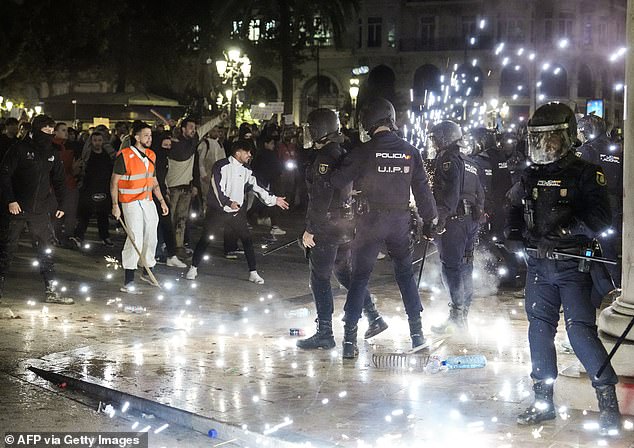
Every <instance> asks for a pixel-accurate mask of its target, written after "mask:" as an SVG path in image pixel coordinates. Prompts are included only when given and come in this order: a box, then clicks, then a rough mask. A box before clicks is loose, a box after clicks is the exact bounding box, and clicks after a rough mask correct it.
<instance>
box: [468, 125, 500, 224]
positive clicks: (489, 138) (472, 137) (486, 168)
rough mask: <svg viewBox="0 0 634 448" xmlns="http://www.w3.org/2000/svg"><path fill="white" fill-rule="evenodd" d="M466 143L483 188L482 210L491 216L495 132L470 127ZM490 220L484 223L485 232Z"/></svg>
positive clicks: (492, 207)
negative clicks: (475, 164) (476, 166)
mask: <svg viewBox="0 0 634 448" xmlns="http://www.w3.org/2000/svg"><path fill="white" fill-rule="evenodd" d="M467 143H468V145H469V149H470V152H469V155H470V156H471V159H472V161H473V162H475V163H477V165H478V168H479V169H478V175H479V176H480V183H481V184H482V189H483V190H484V194H485V199H484V201H485V202H484V212H485V213H486V214H487V215H489V216H493V214H494V213H495V208H496V204H495V200H494V198H493V194H492V191H493V188H494V185H493V172H494V167H495V161H494V160H493V159H492V157H491V155H492V150H494V149H495V146H496V138H495V133H494V131H492V130H489V129H487V128H484V127H479V128H475V129H472V130H471V131H469V133H468V134H467ZM489 226H490V222H487V223H486V229H487V233H489V232H488V228H489Z"/></svg>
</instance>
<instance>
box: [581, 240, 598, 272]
mask: <svg viewBox="0 0 634 448" xmlns="http://www.w3.org/2000/svg"><path fill="white" fill-rule="evenodd" d="M580 252H581V253H580V255H581V256H583V257H585V258H583V259H580V260H579V267H578V268H577V270H578V271H579V272H585V273H588V272H590V265H591V264H592V259H593V258H597V257H600V256H601V244H599V242H598V241H597V240H592V241H590V242H588V243H587V244H586V245H585V246H582V247H581V251H580Z"/></svg>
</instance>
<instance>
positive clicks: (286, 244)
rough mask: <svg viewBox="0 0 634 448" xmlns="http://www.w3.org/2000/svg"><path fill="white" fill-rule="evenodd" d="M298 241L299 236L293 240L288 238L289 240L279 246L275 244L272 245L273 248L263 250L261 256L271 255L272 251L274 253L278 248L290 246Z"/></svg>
mask: <svg viewBox="0 0 634 448" xmlns="http://www.w3.org/2000/svg"><path fill="white" fill-rule="evenodd" d="M298 241H299V238H295V239H293V240H290V241H289V242H287V243H284V244H282V245H281V246H277V247H274V248H273V249H269V250H267V251H266V252H264V253H263V254H262V256H263V257H266V256H267V255H271V254H272V253H275V252H277V251H278V250H282V249H286V248H287V247H290V246H292V245H293V244H296V243H297V242H298Z"/></svg>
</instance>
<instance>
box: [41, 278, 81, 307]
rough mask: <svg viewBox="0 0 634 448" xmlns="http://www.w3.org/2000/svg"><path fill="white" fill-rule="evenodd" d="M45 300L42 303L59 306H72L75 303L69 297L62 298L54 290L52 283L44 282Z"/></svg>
mask: <svg viewBox="0 0 634 448" xmlns="http://www.w3.org/2000/svg"><path fill="white" fill-rule="evenodd" d="M45 294H46V298H45V299H44V302H46V303H57V304H60V305H72V304H74V303H75V301H74V300H73V299H72V298H70V297H62V296H61V295H60V294H59V293H58V292H57V290H56V288H55V285H54V284H53V282H50V281H47V282H46V293H45Z"/></svg>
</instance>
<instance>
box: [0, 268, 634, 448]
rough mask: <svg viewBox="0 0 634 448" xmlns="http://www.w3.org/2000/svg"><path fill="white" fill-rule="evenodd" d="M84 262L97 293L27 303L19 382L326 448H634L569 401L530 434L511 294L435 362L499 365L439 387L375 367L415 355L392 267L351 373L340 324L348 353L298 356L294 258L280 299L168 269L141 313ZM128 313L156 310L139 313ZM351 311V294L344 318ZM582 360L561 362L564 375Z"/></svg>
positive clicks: (430, 295) (492, 301)
mask: <svg viewBox="0 0 634 448" xmlns="http://www.w3.org/2000/svg"><path fill="white" fill-rule="evenodd" d="M74 262H75V263H78V267H77V269H78V271H77V272H78V275H77V276H76V277H74V278H75V280H72V281H69V282H68V287H69V289H72V290H75V291H82V290H81V288H82V286H88V288H87V289H86V291H84V292H83V293H82V298H83V299H84V300H83V301H81V302H80V303H79V304H78V305H76V306H75V307H73V308H72V309H71V308H63V307H59V306H57V307H56V306H51V307H48V308H46V307H42V305H41V304H27V303H24V302H23V301H20V302H18V301H17V300H16V301H15V302H14V306H13V308H14V311H15V312H16V313H17V314H19V315H20V317H21V319H16V320H12V321H5V322H6V325H4V328H3V330H2V331H3V332H4V333H6V334H7V335H9V337H8V338H7V339H5V343H4V344H3V345H2V350H3V351H2V359H3V360H2V366H3V369H4V370H5V371H11V372H12V373H14V374H16V375H20V376H23V377H25V378H27V379H29V380H33V377H32V376H31V375H29V374H27V373H25V370H24V368H25V366H28V365H35V366H38V367H41V368H44V369H48V370H53V371H58V372H64V373H66V374H69V375H71V376H75V377H77V378H81V379H84V380H87V381H91V382H95V383H97V384H101V385H104V386H107V387H109V388H113V389H116V390H119V391H123V392H127V393H130V394H134V395H137V396H141V397H144V398H148V399H151V400H155V401H157V402H160V403H163V404H166V405H170V406H174V407H177V408H180V409H183V410H187V411H190V412H194V413H197V414H200V415H203V416H207V417H211V418H214V419H217V420H219V421H223V422H229V423H233V424H236V425H238V426H243V427H246V428H248V429H249V430H251V431H255V432H259V433H263V434H269V435H272V436H276V437H279V438H281V439H286V440H293V441H297V440H300V441H301V440H310V441H311V446H322V445H323V446H331V445H339V446H351V447H352V446H355V447H359V446H386V447H399V446H444V447H454V446H462V445H464V446H470V447H480V446H481V447H492V446H509V447H510V446H513V447H518V446H520V447H521V446H580V447H590V446H593V447H594V446H610V447H627V446H632V441H633V440H634V432H632V431H631V428H630V430H629V431H625V432H624V433H623V435H622V436H621V437H619V438H615V439H605V438H601V437H599V436H598V434H597V433H596V430H594V429H593V427H592V425H591V424H590V423H591V422H596V419H597V415H596V413H592V412H590V413H584V412H581V411H577V410H571V409H568V408H567V406H566V405H567V403H566V401H565V399H564V401H559V402H558V405H559V406H561V408H560V417H559V418H558V419H557V420H556V421H554V422H548V423H545V424H543V426H538V427H535V428H525V427H518V426H517V425H516V423H515V416H516V415H517V414H518V413H519V412H520V411H521V410H523V408H524V407H526V406H527V405H528V403H529V401H530V379H529V377H528V373H529V371H530V359H529V354H528V343H527V340H526V328H527V324H526V319H525V317H524V312H523V301H522V300H521V299H520V298H517V297H515V296H514V295H513V294H512V293H510V292H499V293H495V292H493V293H492V294H491V295H487V296H485V297H484V296H483V297H477V298H476V300H475V302H474V305H473V307H472V313H471V316H470V327H469V332H468V334H464V335H453V336H452V337H450V338H449V339H447V340H446V341H445V342H444V343H442V344H441V345H440V346H439V347H438V348H437V349H436V350H435V351H434V352H433V355H436V356H438V357H440V358H441V359H444V358H446V357H447V356H449V355H458V354H482V355H485V356H486V358H487V360H488V364H487V366H486V367H485V368H482V369H468V370H467V369H465V370H452V371H446V372H440V373H437V374H430V373H427V372H424V371H422V370H421V369H402V368H400V369H399V368H392V369H389V368H387V369H379V368H376V367H374V365H373V364H372V354H373V353H383V352H397V351H398V352H402V351H404V350H407V349H409V344H410V340H409V336H408V326H407V321H406V319H405V315H404V312H403V310H402V302H401V301H400V296H399V293H398V290H397V289H396V287H395V286H394V284H393V283H392V282H391V280H390V276H389V275H388V273H389V269H390V266H389V263H386V264H384V265H381V264H379V265H378V266H377V273H376V275H375V278H376V282H375V285H374V287H373V288H372V290H373V293H375V294H376V295H377V297H378V302H377V304H378V307H379V309H380V311H381V312H382V313H383V315H384V316H385V317H386V320H387V321H388V323H389V325H390V327H389V329H388V330H387V331H386V332H384V333H382V334H380V335H379V336H377V337H376V338H374V340H372V341H370V342H365V343H362V344H361V345H360V349H361V353H360V356H359V358H358V359H357V360H355V361H352V362H348V361H342V359H341V352H340V341H341V339H342V330H343V328H342V326H343V324H342V323H340V317H341V316H340V315H337V316H335V319H334V323H335V325H334V327H335V333H336V338H337V343H338V346H337V347H336V348H335V349H333V350H330V351H323V350H319V351H310V352H308V351H300V350H299V349H297V348H296V347H295V341H296V340H297V337H293V336H290V334H289V329H290V328H302V329H303V330H304V332H305V333H306V335H310V334H312V332H313V329H314V323H313V319H314V312H313V311H312V310H313V306H312V303H311V299H310V295H308V294H307V293H308V290H307V287H306V277H307V274H306V273H305V267H304V265H302V264H300V263H299V262H298V261H297V259H296V258H293V257H291V256H286V257H281V259H280V260H279V263H277V264H276V265H274V266H268V267H267V269H266V270H264V272H265V273H266V279H267V283H266V285H265V287H256V286H255V285H252V284H249V283H248V282H245V281H244V280H243V279H242V278H241V277H238V276H237V274H236V273H235V271H236V268H235V265H233V266H226V265H224V264H222V265H214V267H213V276H212V275H209V274H208V273H205V271H206V270H207V269H208V268H203V269H201V271H203V273H202V275H201V276H200V277H199V279H198V280H197V282H187V281H186V280H184V279H182V278H180V277H179V276H178V275H175V273H174V271H167V270H163V271H161V270H160V269H159V275H161V274H162V275H161V277H162V281H166V279H169V282H170V283H169V285H171V286H170V287H169V288H166V290H165V291H158V290H151V289H149V288H147V289H146V288H144V292H145V294H144V295H142V296H135V297H133V298H130V297H122V296H121V295H120V294H119V293H113V291H116V285H114V284H113V281H112V280H110V279H108V278H107V273H112V271H109V270H108V269H107V268H105V266H102V265H99V267H98V269H94V268H92V267H90V266H88V267H83V266H79V262H78V261H76V260H75V261H74ZM102 264H103V263H102ZM426 269H427V267H426ZM430 269H431V268H430ZM289 273H293V274H292V275H289ZM295 273H297V274H295ZM117 275H118V273H117ZM27 293H28V289H27ZM342 293H343V291H339V294H342ZM113 294H114V295H113ZM493 294H495V295H493ZM86 297H90V301H85V298H86ZM423 297H424V303H425V306H426V311H425V312H424V315H423V316H424V319H423V320H424V327H425V329H426V330H429V328H430V327H431V325H432V324H434V323H437V322H438V321H441V320H442V319H444V318H445V317H446V305H445V303H446V298H445V297H443V295H442V292H441V291H440V289H439V288H438V287H437V286H434V287H429V290H427V291H425V292H424V294H423ZM126 305H135V306H139V307H144V308H145V310H144V311H141V310H138V309H137V311H141V312H139V313H130V312H126V308H125V307H126ZM342 307H343V296H341V295H339V296H338V298H337V300H336V308H335V309H336V310H341V309H342ZM128 311H130V310H129V309H128ZM365 325H366V324H365V322H364V323H363V324H362V326H361V328H360V334H363V331H365V328H364V327H365ZM561 330H562V331H560V336H558V337H561V335H562V334H564V333H565V332H564V331H563V328H562V329H561ZM426 333H427V334H428V333H429V331H427V332H426ZM9 341H10V342H9ZM559 342H561V341H559ZM5 344H13V345H12V346H11V348H10V349H9V348H8V347H9V345H5ZM10 352H11V353H10ZM575 360H576V358H575V357H574V355H571V354H567V353H564V351H563V350H560V356H559V363H560V367H562V368H563V367H566V366H569V365H571V364H574V363H575ZM13 361H15V362H13ZM630 420H632V419H630ZM630 426H631V424H630Z"/></svg>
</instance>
